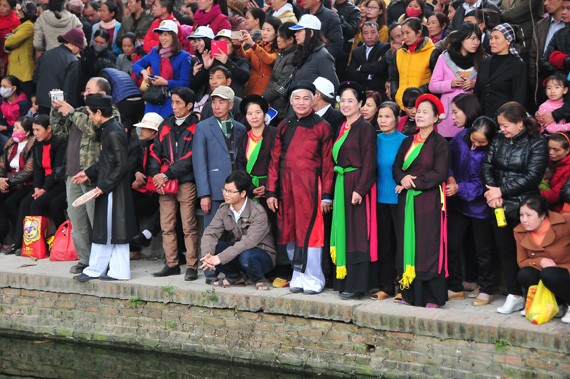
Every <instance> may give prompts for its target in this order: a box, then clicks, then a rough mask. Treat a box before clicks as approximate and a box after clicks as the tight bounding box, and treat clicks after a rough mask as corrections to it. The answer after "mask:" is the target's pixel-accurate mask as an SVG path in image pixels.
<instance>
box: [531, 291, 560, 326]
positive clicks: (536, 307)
mask: <svg viewBox="0 0 570 379" xmlns="http://www.w3.org/2000/svg"><path fill="white" fill-rule="evenodd" d="M525 311H526V318H527V319H528V320H529V321H531V322H532V323H533V324H537V325H540V324H544V323H545V322H548V321H550V320H552V318H553V317H554V316H555V315H556V314H557V313H558V304H556V298H555V297H554V294H553V293H552V292H551V291H550V290H549V289H548V288H546V286H545V285H544V284H543V283H542V280H541V281H539V282H538V284H537V285H536V286H530V287H529V289H528V294H527V297H526V304H525Z"/></svg>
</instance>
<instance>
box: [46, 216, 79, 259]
mask: <svg viewBox="0 0 570 379" xmlns="http://www.w3.org/2000/svg"><path fill="white" fill-rule="evenodd" d="M71 228H72V227H71V221H69V220H67V221H65V222H64V223H63V224H61V225H60V226H59V228H57V231H56V232H55V234H54V236H53V244H52V245H51V250H50V251H49V260H50V261H76V260H78V259H79V257H78V256H77V251H75V246H74V245H73V239H72V238H71Z"/></svg>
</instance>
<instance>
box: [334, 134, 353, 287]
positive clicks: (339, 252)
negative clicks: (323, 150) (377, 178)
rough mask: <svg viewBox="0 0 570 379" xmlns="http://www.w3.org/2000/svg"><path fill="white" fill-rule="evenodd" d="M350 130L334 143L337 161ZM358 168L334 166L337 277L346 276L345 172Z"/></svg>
mask: <svg viewBox="0 0 570 379" xmlns="http://www.w3.org/2000/svg"><path fill="white" fill-rule="evenodd" d="M349 132H350V129H347V130H346V131H345V132H344V134H343V135H342V136H341V137H340V138H339V139H338V140H337V141H336V142H335V143H334V145H333V148H332V156H333V159H334V161H335V163H337V161H338V152H339V151H340V147H341V146H342V144H343V143H344V141H345V140H346V137H347V136H348V133H349ZM356 170H358V168H357V167H346V168H345V167H341V166H335V167H334V172H336V174H337V175H336V181H335V184H334V202H333V214H332V228H331V240H330V246H331V247H330V249H331V250H330V251H331V258H332V261H333V263H334V264H335V265H336V278H337V279H344V278H345V277H346V217H345V216H346V209H345V204H344V174H345V173H347V172H351V171H356Z"/></svg>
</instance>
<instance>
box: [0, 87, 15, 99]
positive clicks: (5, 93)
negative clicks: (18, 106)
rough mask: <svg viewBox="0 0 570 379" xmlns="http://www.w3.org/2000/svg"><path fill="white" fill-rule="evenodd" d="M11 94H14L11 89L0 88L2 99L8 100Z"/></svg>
mask: <svg viewBox="0 0 570 379" xmlns="http://www.w3.org/2000/svg"><path fill="white" fill-rule="evenodd" d="M13 93H14V89H13V88H6V87H1V88H0V96H2V97H3V98H8V97H10V96H12V94H13Z"/></svg>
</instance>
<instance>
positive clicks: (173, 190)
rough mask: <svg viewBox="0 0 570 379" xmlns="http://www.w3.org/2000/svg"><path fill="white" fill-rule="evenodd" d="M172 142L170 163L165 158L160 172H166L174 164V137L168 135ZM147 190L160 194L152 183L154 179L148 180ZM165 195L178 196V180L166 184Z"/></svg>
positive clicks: (171, 180)
mask: <svg viewBox="0 0 570 379" xmlns="http://www.w3.org/2000/svg"><path fill="white" fill-rule="evenodd" d="M168 138H169V140H170V161H168V159H166V158H163V159H162V161H161V164H160V172H166V171H167V170H168V169H169V168H170V166H172V164H173V163H174V153H173V151H172V136H171V135H168ZM146 187H147V189H148V190H149V191H152V192H158V191H157V189H156V187H155V186H154V183H153V182H152V177H149V178H148V183H147V185H146ZM162 189H163V191H164V193H165V194H166V195H176V194H177V193H178V179H170V180H169V181H167V182H166V184H165V185H164V187H162Z"/></svg>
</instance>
